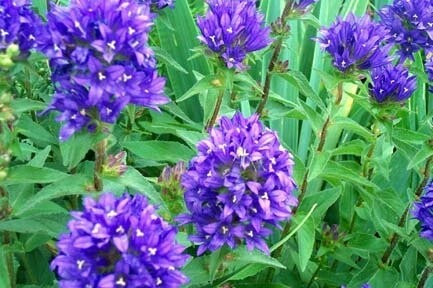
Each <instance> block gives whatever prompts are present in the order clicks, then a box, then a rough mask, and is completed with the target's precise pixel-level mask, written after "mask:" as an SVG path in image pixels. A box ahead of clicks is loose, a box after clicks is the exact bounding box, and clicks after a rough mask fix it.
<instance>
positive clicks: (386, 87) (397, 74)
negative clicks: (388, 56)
mask: <svg viewBox="0 0 433 288" xmlns="http://www.w3.org/2000/svg"><path fill="white" fill-rule="evenodd" d="M371 78H372V85H371V87H370V94H371V96H372V97H373V98H374V100H376V101H377V102H379V103H383V102H385V101H392V102H402V101H404V100H406V99H408V98H409V97H410V96H411V95H412V94H413V92H414V91H415V90H416V77H415V76H410V75H409V71H408V69H407V68H405V67H404V66H403V65H401V64H398V65H396V66H394V65H393V64H388V65H385V66H381V67H378V68H374V69H373V70H372V72H371Z"/></svg>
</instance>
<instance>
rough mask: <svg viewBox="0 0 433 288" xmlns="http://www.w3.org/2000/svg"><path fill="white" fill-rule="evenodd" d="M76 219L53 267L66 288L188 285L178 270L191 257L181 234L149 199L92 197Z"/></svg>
mask: <svg viewBox="0 0 433 288" xmlns="http://www.w3.org/2000/svg"><path fill="white" fill-rule="evenodd" d="M72 216H73V217H74V219H73V220H71V221H70V222H69V224H68V227H69V230H70V232H69V233H67V234H64V235H62V236H61V239H60V240H59V242H58V247H59V255H58V256H57V257H56V258H55V259H54V260H53V262H52V263H51V267H52V269H53V270H54V269H57V272H58V274H59V276H60V277H61V280H60V281H59V284H60V287H64V288H76V287H113V288H114V287H170V288H175V287H180V286H181V285H182V284H184V283H186V282H187V278H186V277H185V276H184V275H183V274H182V273H181V272H179V271H178V268H180V267H182V266H183V265H184V263H185V261H186V260H187V259H188V256H187V255H184V254H182V253H183V250H184V247H182V246H180V245H178V244H176V242H175V237H176V230H175V229H174V228H173V227H171V226H170V225H168V224H167V223H166V222H165V221H164V220H162V219H161V218H160V217H158V216H157V215H156V214H155V208H154V207H153V206H152V205H149V204H148V203H147V200H146V199H145V197H144V196H142V195H135V196H134V197H131V196H128V195H125V196H123V197H121V198H116V197H114V196H113V195H112V194H109V193H105V194H103V195H102V196H101V197H100V199H99V200H98V201H95V200H94V199H92V198H90V197H87V198H85V200H84V211H83V212H72Z"/></svg>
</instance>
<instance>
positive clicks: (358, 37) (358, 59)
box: [316, 14, 390, 73]
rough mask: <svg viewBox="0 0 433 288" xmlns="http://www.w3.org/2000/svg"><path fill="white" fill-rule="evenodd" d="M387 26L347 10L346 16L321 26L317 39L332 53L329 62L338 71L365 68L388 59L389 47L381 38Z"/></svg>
mask: <svg viewBox="0 0 433 288" xmlns="http://www.w3.org/2000/svg"><path fill="white" fill-rule="evenodd" d="M387 35H388V31H387V29H385V28H384V27H383V26H381V25H379V24H377V23H374V22H372V21H371V19H370V17H369V16H367V15H365V16H363V17H361V18H358V17H356V16H354V15H353V14H349V16H348V17H347V19H346V20H343V19H341V18H338V19H337V21H336V22H335V23H334V24H333V25H332V26H331V27H329V28H322V30H321V37H319V38H318V39H316V40H317V41H318V42H319V43H320V46H321V47H322V48H323V49H324V50H325V51H326V52H328V53H329V54H330V55H331V57H332V64H333V65H334V66H335V67H336V68H337V69H338V70H340V71H341V72H344V73H346V72H352V71H354V70H368V69H371V68H376V67H380V66H382V65H385V64H387V63H389V62H390V58H389V57H388V52H389V49H390V47H384V46H383V45H382V41H383V40H384V39H386V37H387Z"/></svg>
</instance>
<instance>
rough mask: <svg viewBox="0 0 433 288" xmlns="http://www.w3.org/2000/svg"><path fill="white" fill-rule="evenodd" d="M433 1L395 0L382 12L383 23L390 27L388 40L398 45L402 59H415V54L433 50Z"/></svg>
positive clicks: (398, 52) (398, 51)
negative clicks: (423, 49) (423, 50)
mask: <svg viewBox="0 0 433 288" xmlns="http://www.w3.org/2000/svg"><path fill="white" fill-rule="evenodd" d="M432 4H433V2H431V1H430V0H394V2H393V4H391V5H386V6H385V7H383V8H382V9H381V10H380V12H379V15H380V18H381V23H382V25H384V26H385V27H387V28H388V30H389V34H390V36H391V37H390V38H389V39H388V41H389V42H390V43H392V44H396V45H398V50H397V54H398V55H400V61H401V62H403V61H404V60H406V59H407V58H409V59H412V60H414V58H413V54H414V53H415V52H417V51H418V50H420V49H422V48H425V49H427V50H431V49H432V47H431V44H432V40H433V5H432Z"/></svg>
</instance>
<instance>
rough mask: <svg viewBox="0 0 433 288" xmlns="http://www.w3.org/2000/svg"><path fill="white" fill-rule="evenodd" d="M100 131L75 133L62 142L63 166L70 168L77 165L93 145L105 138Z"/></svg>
mask: <svg viewBox="0 0 433 288" xmlns="http://www.w3.org/2000/svg"><path fill="white" fill-rule="evenodd" d="M103 137H104V135H102V134H99V133H87V132H82V133H75V134H74V135H72V136H71V138H69V139H68V140H66V141H65V142H62V143H60V152H61V155H62V158H63V166H65V167H67V168H68V169H69V170H70V169H72V168H74V167H76V166H77V165H78V164H79V163H80V161H81V160H83V158H84V157H85V156H86V154H87V152H89V150H90V149H92V147H94V146H95V145H96V143H98V142H99V141H101V140H102V139H103Z"/></svg>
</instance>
